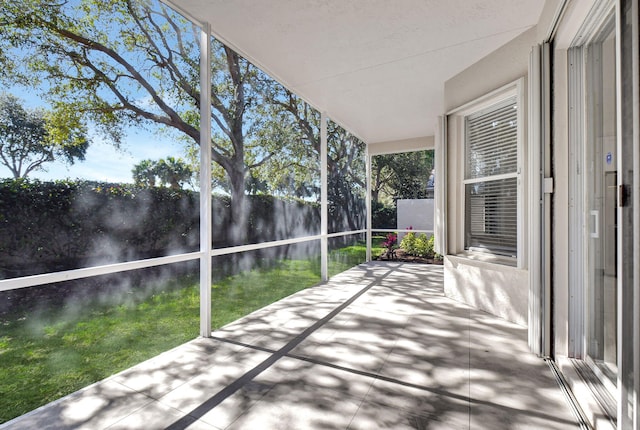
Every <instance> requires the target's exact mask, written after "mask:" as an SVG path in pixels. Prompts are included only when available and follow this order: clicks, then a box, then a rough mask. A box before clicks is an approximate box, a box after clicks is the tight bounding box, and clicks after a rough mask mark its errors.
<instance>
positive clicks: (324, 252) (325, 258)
mask: <svg viewBox="0 0 640 430" xmlns="http://www.w3.org/2000/svg"><path fill="white" fill-rule="evenodd" d="M327 120H328V118H327V114H326V113H325V112H322V113H320V235H321V239H320V278H321V279H322V280H323V281H327V280H328V279H329V241H328V240H327V233H328V232H329V219H328V218H329V193H328V190H327V184H328V178H329V170H328V169H329V164H328V160H327V152H328V145H329V144H328V131H327Z"/></svg>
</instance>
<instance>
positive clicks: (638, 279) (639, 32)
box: [631, 0, 640, 429]
mask: <svg viewBox="0 0 640 430" xmlns="http://www.w3.org/2000/svg"><path fill="white" fill-rule="evenodd" d="M631 16H633V17H634V20H633V28H632V48H631V51H632V52H634V56H633V58H632V59H631V61H632V80H633V95H632V97H633V111H634V115H633V184H632V186H633V190H635V191H634V192H633V203H632V205H633V207H634V208H635V209H634V213H633V244H634V245H633V256H634V257H633V261H636V262H637V261H638V260H639V259H640V193H639V192H637V191H638V190H640V54H638V53H639V52H640V43H639V41H640V18H639V17H640V5H639V4H638V0H633V3H632V5H631ZM633 292H634V296H633V308H634V309H636V310H637V309H640V264H635V265H634V267H633ZM633 327H634V331H633V345H632V347H633V349H632V351H633V381H634V389H633V425H634V428H635V429H638V428H640V354H639V353H638V351H640V313H639V312H637V311H636V312H634V313H633Z"/></svg>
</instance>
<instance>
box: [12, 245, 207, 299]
mask: <svg viewBox="0 0 640 430" xmlns="http://www.w3.org/2000/svg"><path fill="white" fill-rule="evenodd" d="M201 256H202V253H201V252H191V253H188V254H178V255H170V256H167V257H157V258H149V259H146V260H136V261H128V262H126V263H115V264H106V265H104V266H95V267H85V268H82V269H74V270H65V271H62V272H53V273H43V274H41V275H31V276H23V277H20V278H11V279H2V280H0V291H9V290H17V289H19V288H27V287H35V286H38V285H45V284H53V283H56V282H65V281H72V280H75V279H83V278H89V277H92V276H100V275H109V274H112V273H118V272H128V271H131V270H137V269H146V268H149V267H155V266H163V265H167V264H173V263H181V262H184V261H191V260H197V259H198V258H200V257H201Z"/></svg>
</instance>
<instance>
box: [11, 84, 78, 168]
mask: <svg viewBox="0 0 640 430" xmlns="http://www.w3.org/2000/svg"><path fill="white" fill-rule="evenodd" d="M88 145H89V141H88V139H87V137H86V128H85V127H84V125H83V124H82V122H81V120H80V118H79V117H78V116H77V115H73V113H71V112H66V111H61V110H58V111H45V110H44V109H25V108H24V107H23V106H22V104H21V101H20V100H19V99H18V98H17V97H15V96H13V95H10V94H5V93H2V94H0V163H1V164H3V165H4V166H5V167H7V168H8V169H9V170H10V171H11V173H12V174H13V177H14V178H15V179H18V178H24V177H26V176H27V175H28V174H29V173H31V172H33V171H35V170H43V169H44V164H46V163H50V162H52V161H55V160H56V159H59V160H63V161H65V162H67V163H70V164H73V163H74V161H75V160H76V159H77V160H84V156H85V153H86V151H87V148H88Z"/></svg>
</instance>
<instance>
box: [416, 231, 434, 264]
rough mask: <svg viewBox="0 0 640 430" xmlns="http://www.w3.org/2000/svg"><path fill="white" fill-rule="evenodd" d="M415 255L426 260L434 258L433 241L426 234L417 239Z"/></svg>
mask: <svg viewBox="0 0 640 430" xmlns="http://www.w3.org/2000/svg"><path fill="white" fill-rule="evenodd" d="M415 255H417V256H419V257H424V258H433V241H432V240H431V239H430V238H428V237H427V235H426V234H424V233H422V234H421V235H420V236H418V237H417V238H416V241H415Z"/></svg>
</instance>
